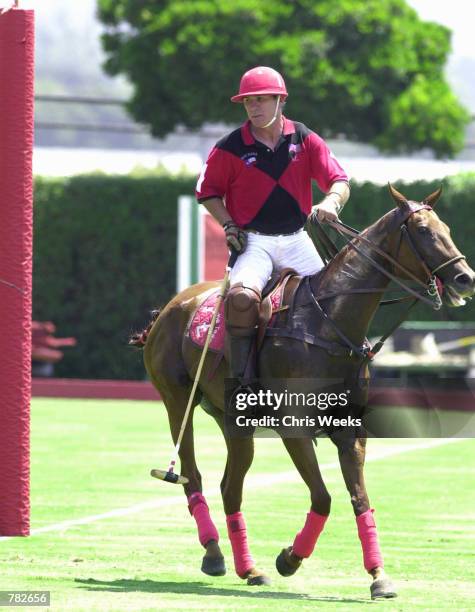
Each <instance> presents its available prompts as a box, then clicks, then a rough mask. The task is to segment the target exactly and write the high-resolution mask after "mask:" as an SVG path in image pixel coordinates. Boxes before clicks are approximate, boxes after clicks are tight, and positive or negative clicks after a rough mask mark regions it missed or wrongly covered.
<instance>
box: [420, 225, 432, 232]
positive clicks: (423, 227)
mask: <svg viewBox="0 0 475 612" xmlns="http://www.w3.org/2000/svg"><path fill="white" fill-rule="evenodd" d="M417 232H418V233H419V234H430V233H431V231H430V229H429V228H428V227H427V225H419V227H418V228H417Z"/></svg>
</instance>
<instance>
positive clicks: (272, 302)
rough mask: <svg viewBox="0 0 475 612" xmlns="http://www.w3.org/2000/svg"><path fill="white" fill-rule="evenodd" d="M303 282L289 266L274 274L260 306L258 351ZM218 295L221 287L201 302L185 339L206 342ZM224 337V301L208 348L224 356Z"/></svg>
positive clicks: (198, 343) (264, 291) (187, 329)
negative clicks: (268, 330) (267, 333)
mask: <svg viewBox="0 0 475 612" xmlns="http://www.w3.org/2000/svg"><path fill="white" fill-rule="evenodd" d="M300 281H301V277H300V276H297V275H296V273H295V271H294V270H292V269H290V268H286V269H284V270H282V271H281V272H280V273H275V274H273V275H272V276H271V278H270V279H269V281H268V283H267V285H266V286H265V287H264V290H263V292H262V296H263V297H262V302H261V304H260V308H259V323H258V331H257V340H256V344H257V347H256V348H257V350H259V349H260V347H261V346H262V342H263V340H264V337H265V335H266V331H267V329H268V327H269V326H271V325H273V324H274V322H275V321H276V320H277V318H278V314H279V313H281V312H284V311H286V310H288V309H289V308H290V306H291V304H292V301H293V296H294V295H295V291H296V289H297V287H298V285H299V283H300ZM217 298H218V289H212V290H210V291H208V292H207V293H206V294H205V295H204V296H203V299H202V300H201V302H200V303H199V304H198V306H197V308H196V310H195V312H194V313H193V315H192V316H191V318H190V321H189V323H188V326H187V328H186V331H185V338H187V339H189V340H190V341H191V342H192V343H193V344H195V345H196V346H198V347H200V348H202V347H203V346H204V344H205V341H206V337H207V335H208V330H209V326H210V323H211V318H212V316H213V312H214V309H215V306H216V300H217ZM224 336H225V325H224V306H223V304H221V308H220V310H219V312H218V316H217V318H216V325H215V328H214V331H213V334H212V336H211V342H210V345H209V349H208V350H210V351H211V352H214V353H218V355H221V357H222V355H223V354H224ZM218 363H219V362H218Z"/></svg>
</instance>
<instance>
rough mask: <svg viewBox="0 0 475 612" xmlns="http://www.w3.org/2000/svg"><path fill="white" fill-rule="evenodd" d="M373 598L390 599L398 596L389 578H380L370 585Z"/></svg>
mask: <svg viewBox="0 0 475 612" xmlns="http://www.w3.org/2000/svg"><path fill="white" fill-rule="evenodd" d="M369 589H370V591H371V599H390V598H392V597H397V593H396V590H395V588H394V585H393V583H392V580H390V579H389V578H379V579H378V580H375V581H374V582H373V583H372V585H371V586H370V588H369Z"/></svg>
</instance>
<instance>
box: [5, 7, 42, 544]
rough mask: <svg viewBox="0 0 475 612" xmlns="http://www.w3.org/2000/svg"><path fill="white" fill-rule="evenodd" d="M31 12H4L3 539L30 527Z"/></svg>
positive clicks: (32, 19)
mask: <svg viewBox="0 0 475 612" xmlns="http://www.w3.org/2000/svg"><path fill="white" fill-rule="evenodd" d="M33 84H34V13H33V11H26V10H21V9H12V10H10V11H7V12H6V13H4V14H2V15H0V536H26V535H29V532H30V495H29V494H30V397H31V287H32V245H33V180H32V158H33V121H34V118H33V105H34V87H33Z"/></svg>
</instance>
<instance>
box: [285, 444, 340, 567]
mask: <svg viewBox="0 0 475 612" xmlns="http://www.w3.org/2000/svg"><path fill="white" fill-rule="evenodd" d="M283 441H284V444H285V447H286V449H287V451H288V453H289V455H290V457H291V458H292V461H293V462H294V465H295V467H296V468H297V470H298V472H299V474H300V476H301V477H302V479H303V480H304V482H305V484H306V485H307V486H308V488H309V489H310V500H311V508H310V512H309V513H308V514H307V519H306V521H305V525H304V527H303V529H302V530H301V531H300V532H299V533H298V534H297V535H296V537H295V539H294V543H293V545H292V546H289V547H288V548H284V549H283V550H282V552H281V553H280V554H279V555H278V557H277V559H276V562H275V564H276V567H277V571H278V572H279V574H281V575H282V576H291V575H292V574H295V572H296V571H297V570H298V568H299V567H300V565H301V564H302V559H306V558H308V557H310V555H311V554H312V552H313V550H314V548H315V545H316V543H317V540H318V537H319V535H320V533H321V532H322V531H323V527H324V525H325V522H326V520H327V518H328V515H329V514H330V506H331V497H330V494H329V493H328V491H327V488H326V486H325V483H324V482H323V479H322V475H321V473H320V468H319V466H318V461H317V457H316V455H315V449H314V445H313V441H312V440H311V439H310V438H284V440H283Z"/></svg>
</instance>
